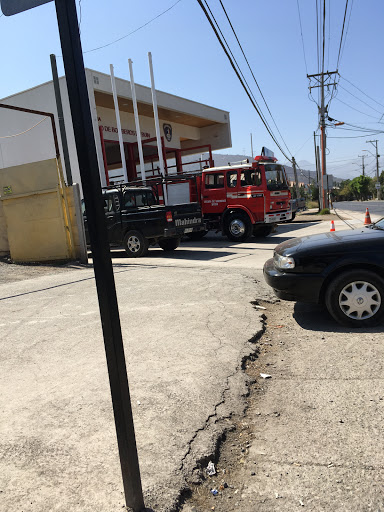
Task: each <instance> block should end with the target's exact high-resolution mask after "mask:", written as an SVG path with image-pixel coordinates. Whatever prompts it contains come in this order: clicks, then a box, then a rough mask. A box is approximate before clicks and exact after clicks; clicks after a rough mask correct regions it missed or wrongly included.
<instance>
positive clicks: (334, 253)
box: [264, 218, 384, 327]
mask: <svg viewBox="0 0 384 512" xmlns="http://www.w3.org/2000/svg"><path fill="white" fill-rule="evenodd" d="M264 278H265V280H266V282H267V283H268V284H269V285H270V286H271V287H272V288H273V290H274V292H275V294H276V295H277V296H278V297H279V298H280V299H284V300H293V301H301V302H314V303H319V304H325V305H326V307H327V309H328V311H329V312H330V314H331V315H332V316H333V317H334V318H335V320H337V322H339V323H341V324H343V325H347V326H353V327H362V326H372V325H376V324H378V323H379V322H380V321H381V320H382V318H383V316H384V218H383V219H381V220H379V221H378V222H376V223H374V224H371V225H370V226H367V227H364V228H362V229H353V230H349V231H338V232H328V233H323V234H321V235H311V236H304V237H301V238H294V239H292V240H289V241H286V242H283V243H282V244H280V245H278V246H277V247H276V248H275V251H274V257H273V258H271V259H270V260H268V261H267V262H266V263H265V265H264Z"/></svg>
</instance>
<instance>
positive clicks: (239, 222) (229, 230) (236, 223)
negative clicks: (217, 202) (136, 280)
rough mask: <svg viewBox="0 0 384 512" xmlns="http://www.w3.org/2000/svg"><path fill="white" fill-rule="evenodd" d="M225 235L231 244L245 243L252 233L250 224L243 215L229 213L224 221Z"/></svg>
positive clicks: (247, 218)
mask: <svg viewBox="0 0 384 512" xmlns="http://www.w3.org/2000/svg"><path fill="white" fill-rule="evenodd" d="M223 231H224V233H225V235H226V236H227V238H229V240H231V241H232V242H245V240H247V239H248V238H249V237H250V236H251V233H252V223H251V221H250V220H249V217H248V216H247V215H246V214H244V213H231V214H230V215H228V216H227V217H226V218H225V219H224V229H223Z"/></svg>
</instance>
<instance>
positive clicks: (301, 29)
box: [297, 0, 308, 75]
mask: <svg viewBox="0 0 384 512" xmlns="http://www.w3.org/2000/svg"><path fill="white" fill-rule="evenodd" d="M297 12H298V14H299V23H300V34H301V42H302V45H303V55H304V64H305V72H306V74H307V75H308V66H307V58H306V56H305V46H304V36H303V26H302V24H301V15H300V6H299V0H297Z"/></svg>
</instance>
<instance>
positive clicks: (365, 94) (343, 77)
mask: <svg viewBox="0 0 384 512" xmlns="http://www.w3.org/2000/svg"><path fill="white" fill-rule="evenodd" d="M340 78H342V79H343V80H345V81H346V82H348V83H349V84H351V85H352V87H354V88H355V89H357V90H358V91H360V92H361V93H362V94H364V96H366V97H367V98H369V99H370V100H372V101H374V102H375V103H377V104H378V105H380V106H381V107H383V108H384V105H383V104H382V103H380V102H379V101H376V100H375V99H373V98H372V97H371V96H368V94H367V93H365V92H364V91H362V90H361V89H359V87H357V86H356V85H354V84H353V83H352V82H351V81H350V80H348V79H347V78H345V76H341V75H340Z"/></svg>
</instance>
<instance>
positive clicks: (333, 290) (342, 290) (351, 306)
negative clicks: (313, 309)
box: [325, 269, 384, 327]
mask: <svg viewBox="0 0 384 512" xmlns="http://www.w3.org/2000/svg"><path fill="white" fill-rule="evenodd" d="M325 304H326V306H327V309H328V311H329V312H330V313H331V315H332V316H333V318H334V319H335V320H337V322H339V323H340V324H342V325H346V326H350V327H370V326H374V325H377V324H378V323H379V322H380V321H381V320H382V318H383V317H384V279H383V278H382V277H381V276H380V275H378V274H377V273H376V272H374V271H371V270H365V269H361V270H359V269H351V270H346V271H345V272H343V273H341V274H339V275H338V276H337V277H335V278H334V279H333V280H332V281H331V282H330V283H329V284H328V286H327V289H326V292H325Z"/></svg>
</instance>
